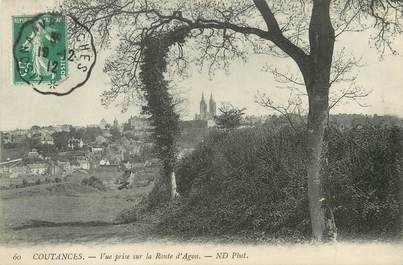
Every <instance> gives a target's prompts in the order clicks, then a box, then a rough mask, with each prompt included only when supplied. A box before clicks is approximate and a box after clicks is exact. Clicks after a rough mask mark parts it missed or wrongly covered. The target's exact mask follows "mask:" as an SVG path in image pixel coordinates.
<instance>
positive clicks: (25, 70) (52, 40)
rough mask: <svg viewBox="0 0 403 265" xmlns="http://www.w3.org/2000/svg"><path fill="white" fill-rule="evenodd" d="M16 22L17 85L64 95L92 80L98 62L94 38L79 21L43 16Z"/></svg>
mask: <svg viewBox="0 0 403 265" xmlns="http://www.w3.org/2000/svg"><path fill="white" fill-rule="evenodd" d="M12 22H13V24H12V35H13V36H12V37H13V55H14V67H13V69H14V72H13V79H14V84H25V85H26V84H28V85H29V86H30V87H32V88H33V89H34V90H35V91H37V92H39V93H41V94H45V95H49V94H53V95H57V96H63V95H67V94H69V93H71V92H72V91H73V90H75V89H76V88H78V87H80V86H82V85H83V84H84V83H85V82H86V81H87V80H88V79H89V77H90V74H91V71H92V68H93V67H94V64H95V61H96V51H95V45H94V39H93V37H92V35H91V32H90V30H89V29H88V28H87V27H86V26H84V25H82V24H80V23H79V21H78V20H77V19H76V18H74V17H72V16H69V15H64V14H61V13H43V14H39V15H35V16H27V15H24V16H13V17H12ZM69 32H70V34H69Z"/></svg>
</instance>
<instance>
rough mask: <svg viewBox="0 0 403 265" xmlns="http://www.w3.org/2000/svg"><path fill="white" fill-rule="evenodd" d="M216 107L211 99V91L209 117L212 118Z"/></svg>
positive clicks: (211, 95)
mask: <svg viewBox="0 0 403 265" xmlns="http://www.w3.org/2000/svg"><path fill="white" fill-rule="evenodd" d="M216 108H217V105H216V103H215V101H214V99H213V93H211V94H210V101H209V114H210V115H209V116H210V118H214V116H215V115H216V113H217V112H216Z"/></svg>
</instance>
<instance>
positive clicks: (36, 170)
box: [27, 162, 49, 175]
mask: <svg viewBox="0 0 403 265" xmlns="http://www.w3.org/2000/svg"><path fill="white" fill-rule="evenodd" d="M27 167H28V168H29V171H30V173H31V174H34V175H45V174H46V173H48V170H49V165H48V164H47V163H40V162H38V163H30V164H27Z"/></svg>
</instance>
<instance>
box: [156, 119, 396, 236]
mask: <svg viewBox="0 0 403 265" xmlns="http://www.w3.org/2000/svg"><path fill="white" fill-rule="evenodd" d="M331 128H332V129H329V130H328V131H327V135H326V139H327V152H326V153H325V155H324V159H323V163H322V164H323V167H322V171H323V172H322V175H323V176H325V180H324V181H325V187H326V190H325V194H326V198H327V201H328V205H329V207H330V208H331V209H332V210H333V212H334V216H335V221H336V226H337V228H338V234H339V237H341V238H352V237H354V238H357V237H360V238H369V237H376V238H390V237H393V236H394V235H397V234H398V231H399V229H400V226H399V225H400V222H399V218H400V214H399V197H398V194H399V187H400V186H399V185H400V184H399V174H401V173H400V172H399V167H398V161H399V159H398V158H399V155H401V154H400V152H401V150H402V149H401V137H402V131H401V130H399V129H396V128H391V127H388V128H387V127H380V126H379V127H373V126H370V125H366V126H362V127H361V126H360V127H359V128H354V129H349V130H345V131H343V130H341V129H336V128H335V127H331ZM303 139H304V137H303V133H301V134H298V133H296V132H295V131H294V130H291V129H290V128H288V127H282V128H281V129H277V130H274V129H270V128H267V127H261V128H249V129H238V130H233V131H228V132H225V133H224V132H220V131H217V132H214V133H211V134H210V135H209V137H208V138H207V139H206V140H205V141H204V142H202V143H201V144H200V145H199V146H198V147H197V149H196V150H195V151H194V152H193V153H192V154H191V155H189V156H187V157H185V158H184V159H182V160H181V161H180V164H179V165H178V168H177V182H178V188H179V192H180V194H181V195H182V201H181V202H180V203H178V204H176V205H174V206H171V208H169V210H167V211H166V212H165V215H164V219H163V221H162V223H161V224H160V228H161V231H164V232H167V231H168V232H169V233H173V234H176V235H180V236H200V235H218V234H231V235H234V234H247V235H256V236H259V237H260V236H263V237H268V238H282V239H289V240H300V239H307V238H309V237H310V234H311V233H310V223H309V222H310V221H309V220H310V219H309V211H308V200H307V185H306V169H305V166H304V157H305V155H304V141H303Z"/></svg>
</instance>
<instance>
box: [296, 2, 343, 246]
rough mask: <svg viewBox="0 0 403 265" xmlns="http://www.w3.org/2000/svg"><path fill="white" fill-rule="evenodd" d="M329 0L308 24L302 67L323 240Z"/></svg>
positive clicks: (314, 209) (313, 194) (314, 222)
mask: <svg viewBox="0 0 403 265" xmlns="http://www.w3.org/2000/svg"><path fill="white" fill-rule="evenodd" d="M329 5H330V0H315V1H314V3H313V9H312V16H311V21H310V26H309V42H310V48H311V50H310V55H309V63H308V64H307V65H308V67H307V69H306V68H305V69H301V70H302V72H303V75H304V79H305V84H306V88H307V92H308V98H309V114H308V132H307V143H306V144H307V162H306V167H307V181H308V199H309V212H310V217H311V226H312V235H313V238H314V239H315V240H318V241H321V240H323V239H324V230H325V213H324V209H323V207H322V200H323V195H322V186H321V176H320V168H321V153H322V145H323V135H324V130H325V126H326V119H327V116H328V107H329V84H330V68H331V65H332V57H333V49H334V40H335V36H334V29H333V27H332V24H331V21H330V14H329Z"/></svg>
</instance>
